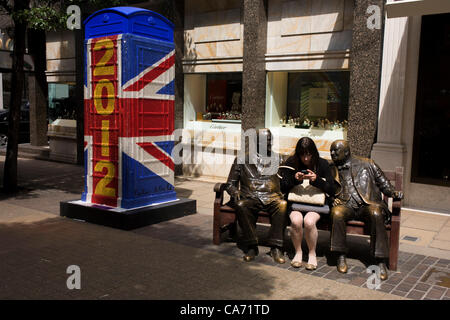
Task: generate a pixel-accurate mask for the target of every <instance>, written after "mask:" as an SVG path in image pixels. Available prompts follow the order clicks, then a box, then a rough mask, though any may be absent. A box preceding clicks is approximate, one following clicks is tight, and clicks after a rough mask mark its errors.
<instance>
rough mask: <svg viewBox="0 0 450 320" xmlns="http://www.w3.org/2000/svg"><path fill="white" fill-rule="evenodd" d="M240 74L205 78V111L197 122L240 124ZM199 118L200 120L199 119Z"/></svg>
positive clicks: (209, 75) (215, 75) (213, 75)
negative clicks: (210, 121)
mask: <svg viewBox="0 0 450 320" xmlns="http://www.w3.org/2000/svg"><path fill="white" fill-rule="evenodd" d="M241 106H242V74H241V73H224V74H208V75H207V76H206V108H205V109H206V110H205V113H202V114H201V118H200V117H197V119H198V120H212V121H214V122H220V121H224V122H240V121H241V113H242V107H241ZM199 118H200V119H199Z"/></svg>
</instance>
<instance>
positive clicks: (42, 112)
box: [28, 74, 48, 146]
mask: <svg viewBox="0 0 450 320" xmlns="http://www.w3.org/2000/svg"><path fill="white" fill-rule="evenodd" d="M28 86H29V87H28V88H29V101H30V144H31V145H32V146H46V145H48V139H47V99H46V97H45V95H44V93H43V92H42V90H37V86H38V83H37V80H36V77H35V76H34V74H30V75H29V76H28Z"/></svg>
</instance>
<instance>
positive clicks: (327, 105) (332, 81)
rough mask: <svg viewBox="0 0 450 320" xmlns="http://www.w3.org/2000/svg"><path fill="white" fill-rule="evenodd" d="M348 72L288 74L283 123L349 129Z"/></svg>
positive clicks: (295, 125)
mask: <svg viewBox="0 0 450 320" xmlns="http://www.w3.org/2000/svg"><path fill="white" fill-rule="evenodd" d="M349 78H350V75H349V72H347V71H337V72H295V73H289V74H288V83H287V85H288V88H287V104H286V113H285V115H283V116H281V117H280V119H279V125H280V126H281V127H291V128H301V129H324V130H347V119H348V94H349Z"/></svg>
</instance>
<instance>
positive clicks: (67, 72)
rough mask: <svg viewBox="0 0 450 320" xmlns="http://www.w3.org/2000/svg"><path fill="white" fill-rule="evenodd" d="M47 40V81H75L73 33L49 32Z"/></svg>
mask: <svg viewBox="0 0 450 320" xmlns="http://www.w3.org/2000/svg"><path fill="white" fill-rule="evenodd" d="M46 37H47V41H46V59H47V68H46V72H47V81H48V82H65V81H70V82H73V81H75V69H76V68H75V38H74V35H73V33H72V32H71V31H70V32H66V31H60V32H48V33H47V36H46Z"/></svg>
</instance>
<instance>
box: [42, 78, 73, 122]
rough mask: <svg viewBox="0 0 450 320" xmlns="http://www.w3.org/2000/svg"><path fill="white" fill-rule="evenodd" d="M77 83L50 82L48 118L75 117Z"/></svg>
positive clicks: (50, 119) (50, 120)
mask: <svg viewBox="0 0 450 320" xmlns="http://www.w3.org/2000/svg"><path fill="white" fill-rule="evenodd" d="M75 118H76V99H75V85H73V84H67V83H49V84H48V119H49V122H53V121H54V120H56V119H75Z"/></svg>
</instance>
